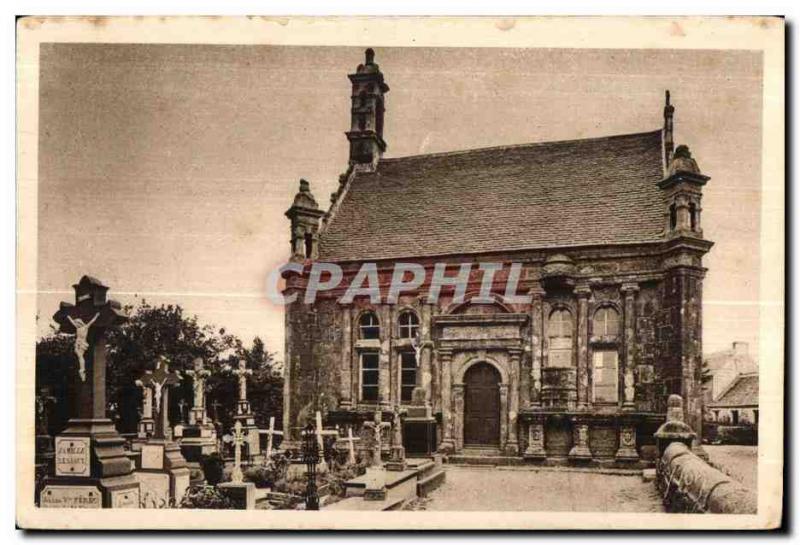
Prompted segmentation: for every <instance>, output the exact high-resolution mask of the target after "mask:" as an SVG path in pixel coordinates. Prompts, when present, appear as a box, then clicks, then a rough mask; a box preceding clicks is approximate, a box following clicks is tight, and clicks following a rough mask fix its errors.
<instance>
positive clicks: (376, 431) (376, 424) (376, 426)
mask: <svg viewBox="0 0 800 545" xmlns="http://www.w3.org/2000/svg"><path fill="white" fill-rule="evenodd" d="M364 425H365V426H366V427H368V428H371V429H372V437H373V445H372V466H373V467H383V463H382V462H381V439H382V437H381V436H382V433H383V430H384V429H387V428H391V427H392V425H391V423H389V422H384V421H383V414H382V413H381V411H380V409H379V410H377V411H375V416H374V417H373V420H372V422H364Z"/></svg>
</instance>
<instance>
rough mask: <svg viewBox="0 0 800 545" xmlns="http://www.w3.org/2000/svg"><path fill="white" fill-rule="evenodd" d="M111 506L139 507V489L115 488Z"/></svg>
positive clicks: (112, 493)
mask: <svg viewBox="0 0 800 545" xmlns="http://www.w3.org/2000/svg"><path fill="white" fill-rule="evenodd" d="M111 506H112V507H114V508H119V509H137V508H138V507H139V490H138V489H134V490H113V491H112V492H111Z"/></svg>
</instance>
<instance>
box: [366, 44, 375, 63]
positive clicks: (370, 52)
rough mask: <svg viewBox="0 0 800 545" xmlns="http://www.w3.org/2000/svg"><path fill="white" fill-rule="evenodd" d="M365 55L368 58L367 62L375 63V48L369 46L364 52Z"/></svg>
mask: <svg viewBox="0 0 800 545" xmlns="http://www.w3.org/2000/svg"><path fill="white" fill-rule="evenodd" d="M364 56H365V58H366V62H365V64H374V61H375V50H373V49H372V48H371V47H370V48H368V49H367V50H366V51H365V52H364Z"/></svg>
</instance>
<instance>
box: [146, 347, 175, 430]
mask: <svg viewBox="0 0 800 545" xmlns="http://www.w3.org/2000/svg"><path fill="white" fill-rule="evenodd" d="M141 382H142V384H144V385H145V386H147V387H149V388H152V389H153V398H154V399H155V402H156V403H155V412H156V413H157V414H158V416H159V417H158V419H157V420H156V429H155V434H154V435H153V437H154V438H156V439H165V438H166V432H167V429H168V428H169V414H168V413H169V388H170V387H172V386H177V385H179V384H180V383H181V376H180V375H179V374H178V373H174V372H170V370H169V359H167V358H166V357H165V356H159V358H158V363H156V370H155V371H146V372H145V374H144V375H143V376H142V378H141ZM165 386H166V388H165Z"/></svg>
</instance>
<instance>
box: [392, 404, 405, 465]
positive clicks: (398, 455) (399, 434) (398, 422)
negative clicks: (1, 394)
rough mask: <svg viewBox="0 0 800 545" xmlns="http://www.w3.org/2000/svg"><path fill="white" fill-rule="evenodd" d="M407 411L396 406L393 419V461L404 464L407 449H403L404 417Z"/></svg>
mask: <svg viewBox="0 0 800 545" xmlns="http://www.w3.org/2000/svg"><path fill="white" fill-rule="evenodd" d="M404 414H405V411H403V410H402V409H401V408H400V405H395V406H394V411H393V417H392V423H393V425H392V428H393V429H392V431H393V438H392V461H393V462H404V461H405V459H406V452H405V447H403V415H404Z"/></svg>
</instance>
